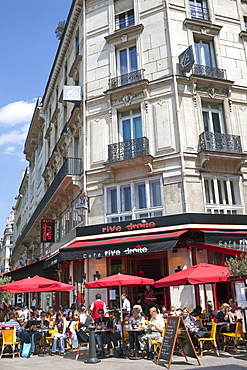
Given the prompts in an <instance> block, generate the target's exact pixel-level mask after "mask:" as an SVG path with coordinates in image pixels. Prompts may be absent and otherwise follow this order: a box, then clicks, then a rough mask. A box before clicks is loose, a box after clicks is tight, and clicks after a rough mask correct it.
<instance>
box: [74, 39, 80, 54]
mask: <svg viewBox="0 0 247 370" xmlns="http://www.w3.org/2000/svg"><path fill="white" fill-rule="evenodd" d="M79 47H80V37H79V35H78V36H76V38H75V55H79Z"/></svg>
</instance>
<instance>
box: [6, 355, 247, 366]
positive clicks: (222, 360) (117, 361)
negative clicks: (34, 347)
mask: <svg viewBox="0 0 247 370" xmlns="http://www.w3.org/2000/svg"><path fill="white" fill-rule="evenodd" d="M243 356H244V357H245V359H246V360H242V359H240V358H241V357H243ZM87 358H88V355H81V356H80V357H79V359H78V361H75V353H67V354H66V355H65V356H64V357H61V356H58V355H56V356H54V357H51V356H46V357H39V356H32V357H31V358H27V359H26V358H17V357H16V358H15V359H14V360H13V359H12V358H5V357H3V358H2V359H0V368H1V369H4V370H13V369H14V370H22V369H23V370H27V367H29V368H31V369H35V370H56V369H59V370H79V369H85V370H87V369H91V370H92V369H95V370H116V369H117V370H136V369H137V367H138V369H141V370H152V369H153V370H155V369H156V370H158V369H162V368H163V369H167V366H164V364H165V362H164V361H162V360H161V361H160V364H159V365H156V364H155V363H154V362H152V361H147V360H138V361H134V360H129V359H128V358H109V359H108V358H105V359H102V360H101V362H99V363H97V364H85V363H84V361H85V360H86V359H87ZM188 360H189V361H188V362H187V363H186V361H185V359H184V358H183V357H178V356H174V361H173V362H172V364H171V366H170V369H171V370H184V369H188V370H190V369H197V370H220V369H224V370H243V369H245V368H246V369H247V353H246V351H242V352H241V353H240V354H238V355H235V353H234V352H232V353H228V352H221V353H220V357H217V356H216V355H214V354H205V356H203V357H202V358H200V362H201V366H199V365H198V363H197V361H196V360H195V359H193V358H188Z"/></svg>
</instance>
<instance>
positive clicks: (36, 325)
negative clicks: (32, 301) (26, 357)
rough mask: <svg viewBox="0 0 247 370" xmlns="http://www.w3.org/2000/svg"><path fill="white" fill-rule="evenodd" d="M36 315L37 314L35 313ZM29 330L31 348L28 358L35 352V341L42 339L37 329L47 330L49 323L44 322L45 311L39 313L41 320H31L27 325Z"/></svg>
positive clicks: (41, 334) (42, 335) (41, 333)
mask: <svg viewBox="0 0 247 370" xmlns="http://www.w3.org/2000/svg"><path fill="white" fill-rule="evenodd" d="M36 315H37V312H36ZM28 326H29V328H30V336H31V348H30V356H32V355H33V354H34V352H35V346H36V341H37V340H39V339H40V338H42V337H44V333H43V332H41V331H39V330H38V329H47V328H49V321H48V320H46V313H45V311H41V318H40V319H39V318H37V316H36V318H35V317H33V320H32V321H31V322H30V323H29V325H28Z"/></svg>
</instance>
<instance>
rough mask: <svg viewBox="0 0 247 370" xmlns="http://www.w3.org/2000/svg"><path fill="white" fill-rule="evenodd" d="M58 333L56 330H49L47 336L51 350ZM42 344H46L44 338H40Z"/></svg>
mask: <svg viewBox="0 0 247 370" xmlns="http://www.w3.org/2000/svg"><path fill="white" fill-rule="evenodd" d="M56 332H57V331H56V330H54V329H51V330H49V334H48V335H47V336H46V338H45V339H46V342H48V345H49V348H51V346H52V341H53V338H54V335H55V333H56ZM40 342H41V343H42V342H43V343H44V337H43V338H40Z"/></svg>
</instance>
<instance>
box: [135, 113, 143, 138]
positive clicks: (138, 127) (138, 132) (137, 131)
mask: <svg viewBox="0 0 247 370" xmlns="http://www.w3.org/2000/svg"><path fill="white" fill-rule="evenodd" d="M133 123H134V139H137V138H139V137H142V119H141V117H135V118H133Z"/></svg>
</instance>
